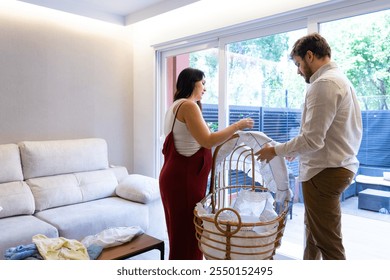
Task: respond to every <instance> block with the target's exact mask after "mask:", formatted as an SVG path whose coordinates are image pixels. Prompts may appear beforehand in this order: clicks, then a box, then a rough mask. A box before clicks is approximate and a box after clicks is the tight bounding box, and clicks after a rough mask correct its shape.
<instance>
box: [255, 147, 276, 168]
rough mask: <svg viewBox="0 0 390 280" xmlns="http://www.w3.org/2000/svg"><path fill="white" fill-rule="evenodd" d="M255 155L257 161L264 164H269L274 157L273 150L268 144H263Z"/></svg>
mask: <svg viewBox="0 0 390 280" xmlns="http://www.w3.org/2000/svg"><path fill="white" fill-rule="evenodd" d="M255 155H256V156H257V160H259V161H263V160H265V162H266V163H269V162H270V160H272V159H273V158H274V157H275V156H276V153H275V148H274V147H272V146H270V145H269V144H265V145H264V147H263V148H261V149H260V150H259V151H257V152H256V153H255Z"/></svg>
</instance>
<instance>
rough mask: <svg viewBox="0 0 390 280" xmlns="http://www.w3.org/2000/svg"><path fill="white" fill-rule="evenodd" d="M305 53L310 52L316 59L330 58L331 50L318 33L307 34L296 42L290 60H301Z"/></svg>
mask: <svg viewBox="0 0 390 280" xmlns="http://www.w3.org/2000/svg"><path fill="white" fill-rule="evenodd" d="M307 51H311V52H312V53H313V54H314V55H315V56H316V57H317V58H323V57H325V56H329V58H330V57H331V49H330V46H329V44H328V42H327V41H326V40H325V38H324V37H322V36H321V35H320V34H318V33H312V34H309V35H307V36H304V37H302V38H300V39H299V40H298V41H296V42H295V44H294V47H293V49H292V51H291V53H290V58H293V57H294V56H299V57H301V58H302V59H303V58H304V57H305V55H306V53H307Z"/></svg>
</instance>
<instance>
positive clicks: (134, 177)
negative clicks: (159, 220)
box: [115, 174, 160, 203]
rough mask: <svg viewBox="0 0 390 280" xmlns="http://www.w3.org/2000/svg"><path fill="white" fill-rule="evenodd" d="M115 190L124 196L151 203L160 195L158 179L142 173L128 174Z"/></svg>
mask: <svg viewBox="0 0 390 280" xmlns="http://www.w3.org/2000/svg"><path fill="white" fill-rule="evenodd" d="M115 191H116V194H117V195H118V196H120V197H122V198H125V199H128V200H132V201H136V202H140V203H149V202H151V201H153V200H156V199H157V198H159V197H160V189H159V184H158V180H157V179H154V178H151V177H147V176H143V175H140V174H130V175H128V176H126V177H125V178H124V179H123V180H122V181H120V182H119V184H118V186H117V188H116V190H115Z"/></svg>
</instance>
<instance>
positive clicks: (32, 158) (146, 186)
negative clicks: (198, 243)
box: [0, 138, 166, 259]
mask: <svg viewBox="0 0 390 280" xmlns="http://www.w3.org/2000/svg"><path fill="white" fill-rule="evenodd" d="M1 208H2V209H1ZM119 226H140V227H141V228H142V229H143V230H144V231H145V233H147V234H149V235H152V236H154V237H156V238H159V239H163V240H166V227H165V219H164V211H163V207H162V203H161V198H160V192H159V187H158V181H157V180H156V179H154V178H150V177H146V176H142V175H138V174H128V172H127V169H126V168H125V167H113V166H110V165H109V161H108V152H107V143H106V141H105V140H103V139H99V138H88V139H75V140H57V141H24V142H21V143H18V144H3V145H0V229H1V230H0V259H4V253H5V251H6V249H8V248H10V247H14V246H18V245H25V244H31V243H32V237H33V236H34V235H36V234H44V235H46V236H47V237H65V238H69V239H76V240H81V239H83V238H84V237H85V236H88V235H92V234H97V233H99V232H101V231H102V230H104V229H106V228H110V227H119Z"/></svg>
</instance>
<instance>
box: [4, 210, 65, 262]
mask: <svg viewBox="0 0 390 280" xmlns="http://www.w3.org/2000/svg"><path fill="white" fill-rule="evenodd" d="M0 229H1V230H0V240H1V242H0V259H4V254H5V251H6V250H7V249H8V248H11V247H16V246H19V245H27V244H31V243H32V237H33V236H34V235H36V234H44V235H46V236H47V237H58V230H57V229H56V228H55V227H54V226H52V225H50V224H48V223H46V222H44V221H42V220H40V219H38V218H36V217H34V216H31V215H28V216H16V217H8V218H4V219H0Z"/></svg>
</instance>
